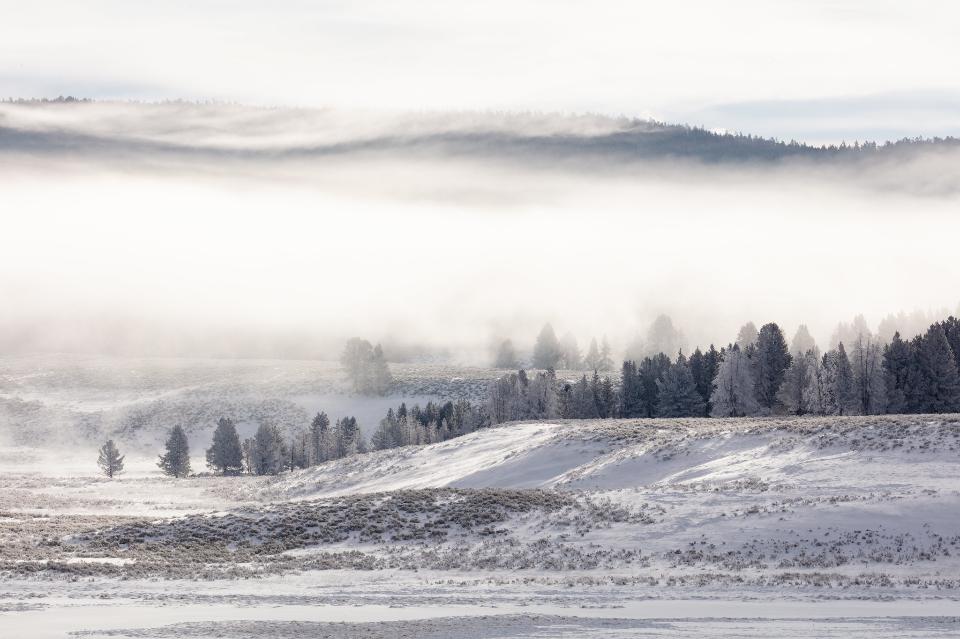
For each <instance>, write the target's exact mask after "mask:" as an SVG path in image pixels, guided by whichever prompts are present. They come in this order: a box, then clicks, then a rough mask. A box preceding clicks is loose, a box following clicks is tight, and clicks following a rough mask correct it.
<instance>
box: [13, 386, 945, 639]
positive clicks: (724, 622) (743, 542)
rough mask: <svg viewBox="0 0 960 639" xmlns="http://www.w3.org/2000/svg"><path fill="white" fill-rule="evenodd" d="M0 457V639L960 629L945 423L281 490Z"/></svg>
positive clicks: (748, 427) (758, 437) (534, 428)
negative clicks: (110, 473)
mask: <svg viewBox="0 0 960 639" xmlns="http://www.w3.org/2000/svg"><path fill="white" fill-rule="evenodd" d="M98 383H99V382H98ZM297 392H300V391H299V390H298V391H297ZM88 409H89V407H86V408H84V410H88ZM19 424H20V423H19V422H11V421H9V420H8V421H6V422H4V424H3V428H4V429H5V430H4V431H3V432H7V433H8V432H9V430H10V429H11V428H15V427H17V426H18V425H19ZM30 424H31V425H32V427H36V428H39V427H40V426H41V422H39V421H37V422H30ZM211 427H212V425H211ZM134 439H136V438H134ZM5 441H6V444H5V445H3V446H0V636H3V637H7V636H10V637H71V636H73V637H76V636H80V637H280V638H285V637H437V638H440V637H483V638H494V637H521V636H529V637H685V636H717V637H770V636H783V637H830V636H834V637H871V638H876V637H881V638H883V637H891V638H892V637H955V636H960V560H958V557H957V553H958V552H960V479H958V478H960V472H958V471H960V416H957V415H939V416H933V415H929V416H925V415H918V416H899V417H868V418H859V417H848V418H770V419H740V420H645V421H641V420H608V421H600V420H596V421H576V422H563V421H561V422H552V423H521V424H507V425H504V426H502V427H498V428H493V429H489V430H486V431H481V432H478V433H474V434H471V435H468V436H465V437H462V438H459V439H455V440H450V441H447V442H444V443H440V444H434V445H431V446H425V447H409V448H402V449H395V450H389V451H381V452H378V453H373V454H370V455H363V456H357V457H353V458H348V459H344V460H339V461H336V462H332V463H328V464H325V465H323V466H319V467H315V468H312V469H309V470H304V471H298V472H294V473H286V474H283V475H281V476H279V477H276V478H255V477H237V478H222V477H193V478H190V479H185V480H173V479H169V478H165V477H162V476H161V475H160V474H159V472H158V471H157V469H156V467H155V466H154V463H153V458H152V456H149V455H148V453H147V452H141V451H140V450H139V449H137V448H136V447H132V449H131V450H132V452H130V453H129V457H128V463H127V472H126V473H124V475H123V476H121V477H120V478H118V479H115V480H108V479H106V478H103V477H100V476H98V475H97V474H96V473H95V470H96V468H95V466H94V464H93V462H94V459H95V457H94V456H91V454H90V453H91V450H92V444H88V445H85V444H84V442H83V439H82V438H80V443H78V444H76V445H73V446H69V447H64V446H54V445H52V444H51V443H50V442H49V440H48V438H40V439H39V440H38V442H37V443H36V445H31V443H30V442H26V441H24V440H23V438H18V437H9V436H8V437H7V438H6V440H5ZM122 441H123V440H122V439H121V445H122V446H121V447H123V444H122ZM137 441H139V440H137ZM88 446H89V447H88ZM194 454H195V457H197V460H196V461H195V468H196V469H200V468H202V466H201V465H200V460H199V455H198V451H194Z"/></svg>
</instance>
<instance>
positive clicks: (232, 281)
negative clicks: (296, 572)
mask: <svg viewBox="0 0 960 639" xmlns="http://www.w3.org/2000/svg"><path fill="white" fill-rule="evenodd" d="M0 15H2V18H3V19H2V20H0V96H9V97H55V96H58V95H73V96H77V97H84V98H93V99H98V100H119V101H121V102H110V103H100V104H92V105H26V106H24V105H19V104H2V105H0V127H6V130H5V131H3V130H0V134H2V135H0V152H2V153H0V176H2V179H0V202H2V206H3V209H2V212H0V215H2V216H3V221H4V233H2V234H0V297H2V299H3V300H4V303H5V309H4V311H5V312H4V313H3V314H2V316H0V351H2V350H3V349H11V350H17V349H19V350H25V351H30V350H31V349H33V348H34V347H36V348H37V349H39V350H43V349H48V350H69V349H72V348H74V347H76V346H77V345H78V344H79V345H80V346H82V347H89V348H91V349H93V350H96V349H98V348H109V349H113V350H115V351H118V352H119V351H124V348H125V347H126V346H129V349H128V350H129V352H131V353H133V352H145V351H148V352H165V351H164V349H163V348H162V346H163V344H162V343H160V342H162V341H163V340H166V339H169V340H170V343H171V344H173V345H174V346H176V345H180V346H182V345H183V344H187V345H188V346H187V347H184V348H187V350H186V351H183V349H180V350H177V349H176V348H174V349H173V350H171V351H170V352H173V351H174V350H175V351H176V352H178V353H180V352H190V353H198V354H199V353H209V352H226V353H235V354H238V355H240V354H250V353H255V352H256V353H259V352H261V350H260V349H258V348H256V347H251V346H250V344H251V340H253V341H254V342H255V341H256V340H257V339H259V338H258V337H257V336H258V335H272V336H280V335H282V336H285V337H284V339H285V340H286V342H287V343H288V344H289V343H292V344H294V348H293V349H292V351H291V350H290V349H285V350H283V353H284V354H287V353H290V352H293V353H295V354H296V353H304V352H305V350H306V349H305V347H303V346H302V345H303V344H304V343H306V342H298V341H297V336H304V335H306V336H311V337H312V338H318V337H322V338H324V339H326V340H327V341H328V343H326V344H325V345H323V346H322V347H318V352H319V351H323V353H322V354H324V355H325V356H326V355H329V354H330V353H332V352H335V351H336V349H338V348H339V346H340V344H342V340H343V339H346V338H348V337H351V336H353V335H361V336H364V337H368V338H370V339H372V340H379V339H388V338H397V339H400V340H402V341H407V342H412V343H429V344H430V345H433V346H443V347H450V348H452V349H456V350H457V351H458V352H460V353H463V355H464V358H465V360H464V361H468V362H470V363H481V362H485V361H486V358H488V357H489V354H490V348H491V345H495V344H496V340H498V339H502V338H503V337H511V338H514V339H515V340H516V341H517V344H518V346H519V347H520V348H521V349H522V348H526V347H528V346H529V345H530V343H531V342H532V340H533V336H535V335H536V333H537V332H538V330H539V327H540V326H541V325H542V324H543V322H545V321H551V322H553V323H554V325H555V327H556V329H557V332H558V333H561V334H562V333H564V332H566V331H571V332H573V333H574V334H575V335H576V336H577V338H578V339H579V340H580V342H581V345H582V346H584V347H586V345H587V344H588V343H589V339H590V338H591V337H601V336H602V335H604V334H607V335H608V336H609V337H610V339H611V341H612V342H613V343H614V345H615V347H620V348H622V347H623V346H625V345H626V344H627V343H628V342H629V341H630V340H631V339H632V338H633V337H634V336H635V335H637V334H638V333H640V334H642V333H643V332H644V331H645V330H646V327H647V326H648V325H649V323H650V322H651V321H653V319H654V318H655V317H656V316H657V315H658V314H659V313H668V314H670V315H671V316H672V317H673V318H674V320H675V322H676V323H677V324H678V325H679V326H680V327H681V329H682V330H683V331H684V332H685V334H686V335H687V337H688V343H690V344H691V345H696V344H700V345H706V344H707V343H709V342H715V343H718V344H723V343H726V342H728V341H730V340H731V339H733V337H734V336H735V334H736V331H737V328H738V327H739V326H740V325H741V324H743V323H744V322H747V321H753V322H755V323H756V324H757V325H758V326H759V325H761V324H763V323H765V322H768V321H777V322H779V323H781V324H782V325H783V327H784V330H785V331H786V332H787V333H788V335H791V334H792V333H793V331H794V330H795V329H796V326H797V325H798V324H800V323H801V322H802V323H806V324H808V325H809V327H810V330H811V331H812V332H813V334H814V336H815V337H816V338H817V339H818V340H819V341H820V343H821V344H822V345H823V344H826V343H827V342H828V340H829V337H830V334H831V332H832V330H833V328H834V327H835V326H836V324H837V322H839V321H841V320H843V321H849V320H850V319H851V318H852V317H853V316H854V315H855V314H858V313H864V314H866V316H867V319H868V322H869V323H870V324H872V325H873V326H876V325H877V323H878V322H879V321H880V320H881V318H882V317H884V316H885V315H886V314H888V313H895V312H897V311H901V310H903V311H908V312H909V311H912V310H914V309H920V310H922V311H923V312H924V313H932V314H933V316H936V317H939V316H940V309H947V312H950V311H952V310H953V309H956V308H957V302H958V301H960V299H958V296H957V293H956V287H954V286H949V285H945V283H947V284H949V283H952V282H957V281H960V262H958V261H957V259H956V255H955V251H954V248H953V243H952V240H951V238H953V237H955V236H956V234H957V228H956V221H955V213H956V211H957V210H958V204H960V196H958V193H960V179H958V170H957V168H956V167H958V166H960V162H958V161H957V154H956V151H955V150H953V149H952V147H949V146H946V145H944V146H942V147H937V148H934V149H933V150H931V151H930V152H929V153H926V152H918V153H917V154H914V155H910V154H905V155H897V154H887V155H881V156H878V157H879V159H878V160H877V161H876V162H873V161H867V162H862V163H861V162H853V163H850V164H846V165H845V164H842V163H838V164H830V163H829V162H827V163H825V164H821V165H815V164H809V165H803V166H801V165H798V164H792V163H790V162H784V163H780V164H777V165H776V166H773V167H770V166H759V165H757V164H751V165H746V164H744V165H737V164H736V162H734V163H732V164H729V165H724V166H706V165H696V163H689V164H683V163H679V162H677V163H675V162H674V161H673V160H672V159H670V158H667V159H663V158H661V159H660V160H659V161H656V162H649V163H643V162H638V163H636V164H633V165H630V166H622V165H620V164H617V161H614V160H609V159H608V160H605V162H607V164H603V163H602V162H595V160H594V159H592V158H591V157H590V156H589V152H587V151H585V152H584V154H583V156H582V157H579V158H574V161H573V162H571V163H569V164H564V162H563V161H560V160H562V158H561V159H558V161H557V162H554V163H551V162H549V161H547V162H543V161H541V160H543V156H540V157H534V156H521V154H519V153H514V152H513V151H511V149H515V148H516V147H510V146H509V141H508V142H507V143H502V142H496V140H502V139H504V135H506V136H507V137H508V138H509V136H510V135H519V136H523V135H533V134H536V135H539V136H543V137H544V138H545V139H547V141H548V143H547V144H545V145H544V146H543V147H542V148H543V149H547V151H545V153H546V154H547V155H549V154H550V153H551V152H553V151H551V149H553V148H555V147H552V146H551V145H550V144H549V142H550V141H551V140H552V139H553V138H551V137H550V136H551V135H552V134H553V133H561V134H564V135H567V136H568V137H571V138H572V139H575V140H579V139H580V138H579V137H577V136H585V137H589V136H596V137H597V138H598V139H606V136H607V134H609V133H611V132H617V131H620V130H621V129H622V128H623V127H628V128H629V127H633V126H641V128H642V127H645V126H647V125H637V124H636V123H633V122H628V121H625V120H620V119H616V118H608V117H601V116H596V117H594V116H589V117H568V116H569V115H570V114H584V113H591V114H602V115H609V116H618V115H627V116H632V117H639V118H656V119H658V120H662V121H667V122H684V123H690V124H694V125H702V126H705V127H707V128H711V129H717V130H725V131H743V132H748V133H754V134H760V135H765V136H774V137H777V138H780V139H784V140H789V139H796V140H802V141H807V142H813V143H821V142H840V141H844V140H846V141H848V142H849V141H853V140H857V139H859V140H866V139H876V140H885V139H896V138H901V137H905V136H908V137H914V136H945V135H960V108H958V107H960V87H958V86H957V82H956V77H957V75H956V70H955V68H954V67H955V64H956V61H957V60H960V32H958V29H960V5H958V4H956V3H952V2H934V1H923V0H920V1H916V2H911V3H909V4H908V3H902V2H886V1H883V0H873V1H871V2H866V1H863V2H861V1H833V2H826V1H816V0H807V1H804V2H799V1H796V2H795V1H793V0H784V1H780V2H770V1H766V2H760V1H754V0H735V1H732V2H723V3H718V2H706V1H697V2H693V1H690V0H680V1H677V2H671V3H641V2H603V1H597V2H591V3H582V2H566V1H563V0H558V1H556V2H550V3H542V2H529V1H527V0H510V1H509V2H506V1H502V0H489V1H487V2H483V3H470V4H467V3H451V2H440V1H432V0H413V1H410V2H403V3H399V2H395V1H394V2H388V1H376V0H353V1H350V2H304V1H300V0H287V1H285V2H278V3H272V4H269V5H268V4H267V3H263V2H252V1H250V0H234V1H231V2H226V1H224V0H191V1H189V2H187V1H180V0H169V1H167V2H140V1H132V0H123V1H119V0H90V1H88V2H84V3H77V2H65V1H54V0H34V1H32V2H30V3H13V2H7V1H6V0H0ZM178 99H184V100H196V101H203V102H204V104H202V105H200V106H189V105H182V104H164V105H142V104H134V103H130V104H127V103H124V102H122V101H142V102H154V101H165V100H178ZM206 101H210V102H206ZM257 106H268V107H277V108H270V109H261V108H253V107H257ZM288 107H296V108H294V109H290V108H288ZM300 107H308V108H300ZM504 114H509V115H504ZM648 128H651V129H653V128H655V127H648ZM11 131H13V132H14V134H9V135H8V133H10V132H11ZM447 131H455V132H459V133H467V134H471V135H472V134H477V135H476V136H475V137H469V136H467V139H469V140H475V141H476V142H475V146H476V147H477V148H476V149H475V150H476V151H477V152H476V153H474V154H473V155H470V154H469V153H463V152H462V149H460V150H459V151H457V150H454V151H449V150H446V149H447V147H444V146H443V144H442V143H441V144H438V145H437V146H436V149H434V150H432V151H429V152H428V151H425V150H424V149H423V148H422V147H417V149H416V150H414V151H410V149H407V148H405V147H402V146H401V147H398V148H392V149H387V150H382V149H381V150H380V151H379V152H377V153H368V154H367V155H364V154H363V153H362V152H361V153H357V154H356V155H353V156H348V155H346V154H345V155H343V156H338V155H336V154H331V155H327V154H326V153H325V152H321V153H315V154H313V155H310V154H297V153H295V154H292V155H290V156H286V157H284V158H283V159H277V158H276V157H273V156H271V155H270V153H269V151H270V150H271V149H275V148H286V147H289V146H290V145H300V146H301V147H310V145H313V144H318V145H323V144H331V145H333V147H337V145H340V144H341V143H342V144H343V145H344V146H347V147H350V146H351V145H352V144H354V143H357V146H359V147H360V148H366V147H364V143H365V141H367V140H369V139H373V138H377V137H378V136H379V137H381V138H383V139H387V140H394V139H403V136H414V134H424V135H425V136H426V137H427V138H429V137H430V136H431V135H432V134H435V133H438V132H440V133H444V132H447ZM74 134H77V135H80V136H94V137H95V138H96V140H97V142H96V143H95V144H91V143H89V142H81V143H80V144H79V145H78V144H77V143H76V142H75V140H77V139H80V140H89V139H90V138H87V137H70V136H71V135H74ZM58 136H59V137H58ZM435 137H439V138H442V137H443V136H442V135H440V136H435ZM58 139H62V140H66V142H65V143H64V144H62V145H61V146H57V144H56V141H57V140H58ZM37 140H45V141H46V142H44V144H46V143H47V142H49V141H50V140H53V142H54V144H53V146H52V147H51V148H55V149H59V150H56V151H42V150H38V149H40V147H41V146H42V145H41V144H39V143H38V142H37ZM154 143H156V144H157V145H158V146H151V145H152V144H154ZM496 144H501V147H500V155H498V156H496V157H495V158H494V157H493V156H494V155H496V154H495V153H490V154H486V152H487V151H493V150H495V149H494V148H493V146H495V145H496ZM71 145H74V146H71ZM157 148H162V149H166V150H164V151H163V152H158V151H156V149H157ZM324 148H326V147H324ZM351 148H353V147H351ZM170 149H175V150H170ZM222 149H230V150H232V151H238V152H239V153H238V154H236V155H230V154H229V153H225V154H223V155H219V154H218V153H219V150H222ZM437 149H440V150H439V151H438V150H437ZM504 149H506V151H504ZM264 150H267V153H263V151H264ZM246 152H249V153H246ZM444 153H446V154H447V155H446V156H444ZM84 154H86V155H84ZM908 155H909V158H907V156H908ZM270 158H272V159H270ZM491 158H492V159H491ZM548 159H549V158H548ZM908 159H909V161H908ZM707 164H709V163H707ZM758 164H762V163H758ZM584 167H587V168H586V169H585V168H584ZM251 335H253V337H250V336H251ZM229 336H234V337H235V339H234V341H232V342H231V339H233V338H230V337H229ZM237 336H240V337H237ZM221 337H222V338H223V340H224V347H223V349H218V348H214V347H211V344H212V343H214V342H216V341H217V340H218V339H220V338H221ZM158 344H160V347H158ZM331 345H332V346H331ZM177 348H179V347H177ZM191 349H194V350H191ZM231 349H233V350H231ZM325 349H326V350H325ZM262 352H267V353H277V352H279V351H277V350H276V349H273V350H271V348H270V347H266V348H265V349H264V350H263V351H262ZM308 354H311V355H312V354H313V351H311V352H310V353H308Z"/></svg>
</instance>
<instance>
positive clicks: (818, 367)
mask: <svg viewBox="0 0 960 639" xmlns="http://www.w3.org/2000/svg"><path fill="white" fill-rule="evenodd" d="M805 357H806V358H807V360H808V362H809V367H810V376H809V379H810V383H809V384H807V387H806V388H805V389H804V394H803V395H804V402H805V404H806V407H807V410H808V411H809V412H811V413H813V414H814V415H826V414H827V393H826V387H825V385H824V375H823V364H822V360H821V358H820V356H819V354H818V351H817V349H816V347H814V348H813V349H811V350H809V351H807V353H806V355H805Z"/></svg>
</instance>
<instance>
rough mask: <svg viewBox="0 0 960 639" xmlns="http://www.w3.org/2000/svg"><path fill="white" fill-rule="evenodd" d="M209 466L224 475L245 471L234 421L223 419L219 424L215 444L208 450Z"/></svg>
mask: <svg viewBox="0 0 960 639" xmlns="http://www.w3.org/2000/svg"><path fill="white" fill-rule="evenodd" d="M207 466H209V467H210V469H211V470H214V471H216V472H219V473H221V474H224V475H228V474H236V473H239V472H240V471H241V470H243V449H242V448H241V447H240V436H239V435H237V428H236V426H234V425H233V420H231V419H227V418H224V417H221V418H220V421H218V422H217V428H216V430H214V431H213V443H212V444H211V446H210V448H208V449H207Z"/></svg>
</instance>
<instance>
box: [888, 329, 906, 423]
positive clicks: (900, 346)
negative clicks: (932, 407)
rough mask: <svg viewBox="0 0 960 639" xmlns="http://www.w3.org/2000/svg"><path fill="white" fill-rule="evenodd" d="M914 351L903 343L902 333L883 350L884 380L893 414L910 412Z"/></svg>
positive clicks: (895, 335)
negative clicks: (911, 372) (909, 398)
mask: <svg viewBox="0 0 960 639" xmlns="http://www.w3.org/2000/svg"><path fill="white" fill-rule="evenodd" d="M913 358H914V354H913V349H912V346H911V345H910V343H909V342H905V341H903V339H901V337H900V332H899V331H897V332H895V333H894V334H893V339H891V340H890V343H889V344H887V345H886V347H885V348H884V349H883V379H884V384H885V385H886V388H887V412H888V413H891V414H899V413H905V412H907V411H908V406H907V396H908V393H910V381H911V375H910V369H911V367H912V365H913Z"/></svg>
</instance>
